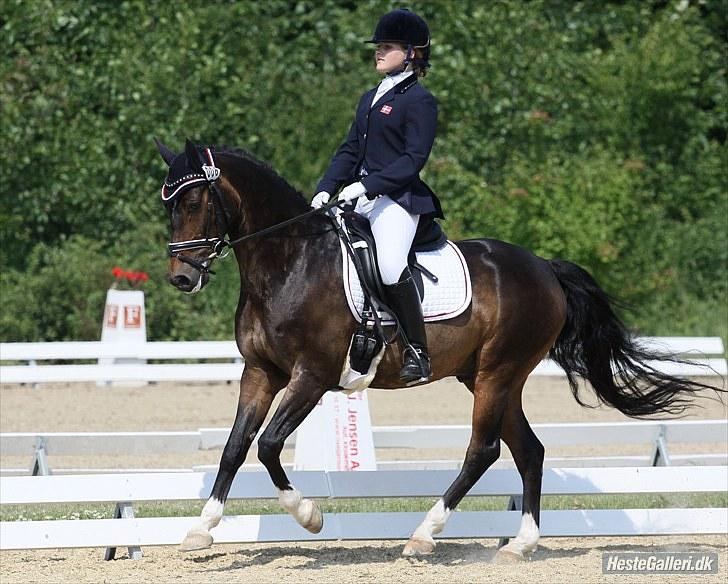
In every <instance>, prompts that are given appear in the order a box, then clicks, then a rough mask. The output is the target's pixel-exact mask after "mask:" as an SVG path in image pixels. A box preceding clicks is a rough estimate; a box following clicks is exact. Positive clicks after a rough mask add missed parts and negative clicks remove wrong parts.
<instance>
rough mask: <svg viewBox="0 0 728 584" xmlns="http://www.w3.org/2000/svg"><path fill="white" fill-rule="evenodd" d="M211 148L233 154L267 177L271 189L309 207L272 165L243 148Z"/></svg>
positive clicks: (303, 198) (222, 152)
mask: <svg viewBox="0 0 728 584" xmlns="http://www.w3.org/2000/svg"><path fill="white" fill-rule="evenodd" d="M210 148H211V149H212V151H213V152H216V153H219V154H231V155H232V156H234V157H236V158H238V159H240V160H241V161H242V162H244V163H246V164H247V165H249V166H252V167H253V169H254V170H255V171H257V173H258V174H260V175H262V176H263V177H265V178H266V179H267V180H268V181H269V183H270V185H271V187H273V188H274V189H275V190H276V191H277V192H279V193H282V194H284V195H285V196H288V197H293V198H294V199H296V200H297V201H298V202H301V203H304V204H305V205H308V202H307V201H306V198H305V197H304V196H303V193H301V192H300V191H299V190H297V189H296V188H294V187H293V186H291V184H290V183H289V182H288V181H287V180H286V179H284V178H283V177H282V176H281V175H280V174H278V173H277V172H276V171H275V170H274V169H273V167H272V166H271V165H270V164H268V163H267V162H264V161H262V160H260V159H258V158H256V157H255V156H253V155H252V154H251V153H250V152H248V151H247V150H245V149H243V148H233V147H230V146H210Z"/></svg>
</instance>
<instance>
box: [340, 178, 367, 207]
mask: <svg viewBox="0 0 728 584" xmlns="http://www.w3.org/2000/svg"><path fill="white" fill-rule="evenodd" d="M366 192H367V188H366V187H365V186H364V185H363V184H361V183H360V182H355V183H352V184H350V185H349V186H348V187H345V188H344V190H342V191H341V192H340V193H339V201H346V202H347V203H348V202H349V201H353V200H354V199H358V198H359V197H361V196H362V195H366Z"/></svg>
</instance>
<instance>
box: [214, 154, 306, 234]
mask: <svg viewBox="0 0 728 584" xmlns="http://www.w3.org/2000/svg"><path fill="white" fill-rule="evenodd" d="M227 174H228V179H229V180H230V182H231V184H232V185H233V187H234V188H235V190H236V191H237V193H238V196H239V197H240V210H241V211H242V213H241V216H240V223H239V224H238V225H237V226H236V229H237V231H238V232H239V235H238V236H240V235H250V234H251V233H255V232H256V231H261V230H262V229H265V228H267V227H271V226H273V225H275V224H277V223H281V222H283V221H285V220H287V219H291V218H293V217H295V216H297V215H300V214H302V213H304V212H306V211H307V210H308V204H307V203H306V201H305V200H304V199H303V197H302V196H301V195H300V194H298V193H297V192H296V191H295V190H294V189H293V188H292V187H291V186H290V185H288V184H287V183H286V182H285V181H284V180H283V179H281V178H280V177H278V176H276V175H275V174H273V173H268V172H266V171H264V170H262V169H261V168H259V167H256V165H255V163H253V162H250V161H247V160H242V159H241V160H238V161H237V164H234V165H231V167H230V168H229V170H228V173H227Z"/></svg>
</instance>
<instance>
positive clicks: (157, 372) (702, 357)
mask: <svg viewBox="0 0 728 584" xmlns="http://www.w3.org/2000/svg"><path fill="white" fill-rule="evenodd" d="M639 340H640V342H642V344H643V345H645V346H646V347H648V348H650V349H652V350H656V351H660V352H664V353H669V354H679V355H683V356H684V357H685V358H686V359H687V360H689V363H684V364H679V363H665V362H660V361H657V362H654V363H651V365H653V366H654V367H656V368H657V369H658V370H660V371H663V372H665V373H669V374H673V375H681V376H705V375H715V374H718V375H726V374H727V372H728V367H727V366H726V360H725V358H724V348H723V341H722V339H720V338H719V337H644V338H641V339H639ZM97 359H140V360H153V361H156V360H160V361H161V360H167V361H172V360H174V361H180V360H210V359H215V360H225V361H227V362H215V363H174V364H169V363H139V364H129V363H115V364H75V363H71V364H51V365H42V364H38V362H39V361H41V362H42V361H78V360H97ZM0 361H4V362H22V363H24V364H22V365H17V364H7V365H0V383H49V382H83V381H86V382H88V381H174V380H185V381H236V380H238V379H240V376H241V374H242V371H243V366H244V365H243V362H242V357H241V356H240V353H239V352H238V349H237V346H236V345H235V343H234V342H232V341H179V342H174V341H169V342H147V343H136V344H125V343H104V342H96V341H89V342H60V343H0ZM533 375H543V376H563V375H564V372H563V370H562V369H561V368H560V367H559V366H558V365H556V364H555V363H553V362H552V361H549V360H545V361H543V362H542V363H540V364H539V365H538V366H537V367H536V369H535V370H534V372H533Z"/></svg>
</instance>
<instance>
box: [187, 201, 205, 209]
mask: <svg viewBox="0 0 728 584" xmlns="http://www.w3.org/2000/svg"><path fill="white" fill-rule="evenodd" d="M201 206H202V203H200V201H190V203H189V204H188V205H187V208H188V209H189V210H190V211H199V210H200V207H201Z"/></svg>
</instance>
